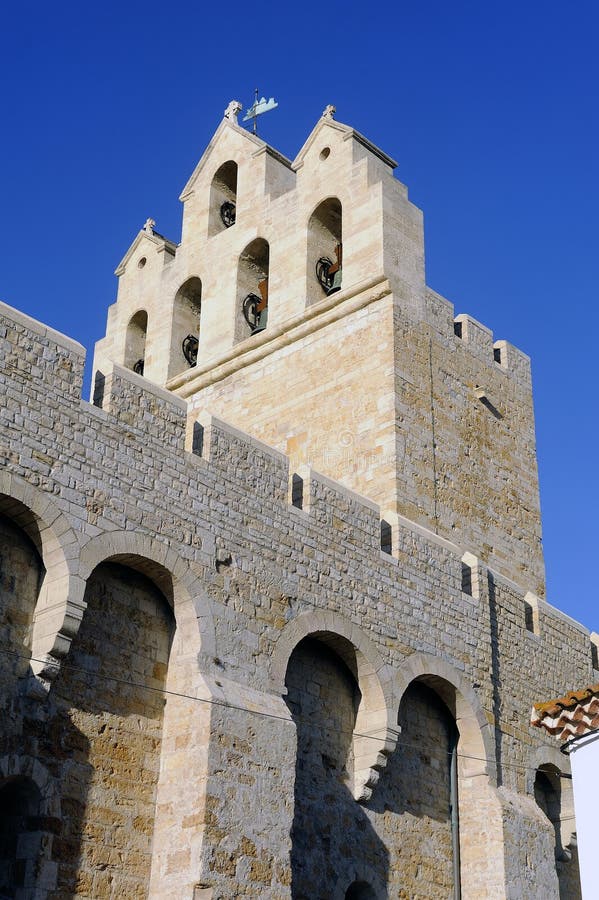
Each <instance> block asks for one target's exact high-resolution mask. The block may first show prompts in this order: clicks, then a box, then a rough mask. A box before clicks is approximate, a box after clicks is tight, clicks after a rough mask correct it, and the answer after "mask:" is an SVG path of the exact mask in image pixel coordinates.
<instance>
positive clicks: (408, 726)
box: [368, 681, 456, 897]
mask: <svg viewBox="0 0 599 900" xmlns="http://www.w3.org/2000/svg"><path fill="white" fill-rule="evenodd" d="M398 721H399V725H400V727H401V736H400V738H399V742H398V745H397V747H396V749H395V751H394V753H393V754H392V755H391V756H390V758H389V761H388V763H387V766H386V768H385V769H384V770H383V772H382V773H381V779H380V781H379V783H378V785H377V787H376V789H375V791H374V794H373V798H372V801H371V803H369V804H368V807H369V809H371V810H372V811H373V812H376V813H379V814H381V815H382V816H384V819H383V821H382V823H381V825H382V828H383V829H384V834H385V838H386V841H387V843H388V846H389V847H390V848H392V855H393V857H394V861H393V866H392V869H393V877H392V879H391V883H390V884H389V889H390V894H389V896H397V892H398V891H399V890H403V891H404V892H405V896H422V897H449V896H453V881H454V874H453V872H454V860H453V854H454V850H453V846H452V827H451V790H450V785H451V775H450V773H451V748H452V744H453V743H455V736H456V726H455V722H454V719H453V716H452V715H451V713H450V712H449V710H448V708H447V707H446V706H445V704H444V703H443V701H442V700H441V699H440V697H439V696H438V695H437V694H436V692H435V691H434V690H433V689H432V688H430V687H428V686H427V685H425V684H422V683H419V682H417V681H415V682H412V684H411V685H410V686H409V687H408V688H407V690H406V691H405V693H404V695H403V697H402V701H401V705H400V709H399V717H398ZM401 896H403V894H402V895H401Z"/></svg>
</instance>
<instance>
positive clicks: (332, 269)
mask: <svg viewBox="0 0 599 900" xmlns="http://www.w3.org/2000/svg"><path fill="white" fill-rule="evenodd" d="M306 262H307V272H306V305H307V306H310V305H311V304H312V303H318V301H319V300H322V298H323V297H326V296H327V295H328V294H332V293H334V292H335V291H338V290H340V288H341V284H342V265H343V214H342V209H341V201H340V200H339V199H338V198H337V197H327V199H326V200H323V201H322V202H321V203H319V204H318V206H317V207H316V209H315V210H314V211H313V213H312V215H311V216H310V218H309V219H308V243H307V253H306Z"/></svg>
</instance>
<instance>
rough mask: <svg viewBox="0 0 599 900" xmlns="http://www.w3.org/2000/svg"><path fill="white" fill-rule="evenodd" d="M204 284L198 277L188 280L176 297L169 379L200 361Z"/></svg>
mask: <svg viewBox="0 0 599 900" xmlns="http://www.w3.org/2000/svg"><path fill="white" fill-rule="evenodd" d="M201 311H202V282H201V281H200V279H199V278H197V276H195V275H194V276H193V277H192V278H188V279H187V281H186V282H185V283H184V284H182V285H181V287H180V288H179V290H178V291H177V293H176V295H175V302H174V304H173V324H172V331H171V351H170V361H169V369H168V377H169V378H171V377H172V376H173V375H177V374H178V373H179V372H181V371H183V370H184V369H185V368H186V367H187V366H195V365H196V363H197V361H198V346H199V339H200V315H201Z"/></svg>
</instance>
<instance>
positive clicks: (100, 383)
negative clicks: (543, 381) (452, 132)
mask: <svg viewBox="0 0 599 900" xmlns="http://www.w3.org/2000/svg"><path fill="white" fill-rule="evenodd" d="M234 108H237V106H236V105H235V104H233V105H232V106H231V105H230V107H228V112H227V116H226V119H225V121H223V123H222V124H221V126H220V127H219V129H218V131H217V134H216V135H215V138H214V140H213V142H212V143H211V145H210V147H209V148H208V150H207V151H206V153H205V154H204V156H203V158H202V160H201V161H200V163H199V164H198V166H197V167H196V170H195V172H194V174H193V175H192V178H191V179H190V181H189V182H188V184H187V186H186V188H185V189H184V192H183V194H182V199H183V201H184V222H183V237H182V241H181V244H180V245H179V246H176V245H175V244H174V243H172V242H170V241H167V240H166V239H165V238H162V237H161V236H160V235H159V234H158V232H156V231H155V230H154V225H153V223H152V222H151V220H148V222H147V223H146V226H144V229H143V230H142V232H140V234H139V235H138V236H137V238H136V239H135V241H134V243H133V245H132V248H131V250H130V251H129V252H128V254H127V256H126V257H125V259H124V261H123V264H122V265H121V266H120V267H119V276H120V285H119V293H118V298H117V302H116V304H114V305H113V307H111V310H110V312H109V316H108V328H107V336H106V338H105V339H103V340H102V341H101V342H99V344H98V345H97V347H96V357H95V364H94V371H95V373H96V374H97V375H98V377H97V378H95V381H94V389H93V398H92V399H93V404H89V403H86V402H84V401H83V400H81V395H80V392H81V377H80V376H81V373H82V366H83V360H84V354H83V351H82V348H81V347H80V346H79V345H77V344H75V343H74V342H70V341H69V340H68V339H67V338H63V337H62V336H61V335H57V334H56V333H54V332H52V331H51V330H48V329H45V327H44V326H42V325H40V324H39V323H35V322H33V321H32V320H29V319H27V317H23V316H21V315H20V314H18V313H15V312H13V311H12V310H11V309H10V308H9V307H6V306H5V305H2V306H1V307H0V314H1V316H2V319H1V322H0V379H1V381H2V387H3V388H4V389H5V403H4V405H3V407H2V410H1V411H0V415H1V416H2V421H3V423H4V424H5V428H3V429H2V432H1V433H0V461H1V463H2V469H1V470H0V534H1V535H2V540H0V623H2V624H3V629H4V634H5V639H6V640H7V641H8V643H9V653H8V655H7V654H0V676H1V678H2V681H1V684H2V692H0V710H1V712H2V715H3V719H2V721H3V723H5V727H4V728H3V733H2V735H1V736H0V832H2V834H1V835H0V836H4V835H5V833H6V830H7V828H8V827H9V825H10V828H17V829H20V831H19V834H20V838H19V843H18V845H15V846H18V848H20V849H18V851H16V852H17V853H18V854H20V855H19V864H21V863H22V864H23V865H22V866H21V868H23V869H25V868H26V867H28V868H27V871H32V872H33V871H34V870H35V871H36V872H38V876H36V877H37V878H38V880H37V883H36V891H37V894H36V900H46V898H47V900H51V898H54V897H58V896H67V895H68V896H72V897H94V900H95V898H98V900H100V898H103V897H106V898H108V897H111V896H113V895H114V896H116V894H117V893H118V894H121V895H123V896H126V897H140V898H142V897H147V898H149V900H155V898H156V900H157V898H160V900H162V898H167V897H175V896H176V897H177V898H186V897H189V898H191V897H194V896H198V897H199V896H202V897H204V896H205V897H209V896H210V897H213V898H216V897H219V898H223V900H224V898H231V900H233V898H237V897H243V896H247V897H253V896H265V897H272V898H274V900H288V898H289V897H291V896H300V894H302V895H306V896H308V895H309V896H326V897H332V898H334V900H343V898H347V897H352V896H353V897H355V896H368V897H370V898H372V897H375V898H377V900H379V898H380V900H383V897H387V896H404V895H405V896H414V897H415V896H419V897H423V898H430V900H437V898H438V897H440V896H445V895H446V894H447V895H449V894H451V893H452V892H454V893H455V890H456V885H455V884H454V880H455V878H456V875H455V869H456V867H457V861H456V857H454V851H453V849H452V847H453V845H454V843H455V842H456V841H457V842H458V843H459V848H460V854H459V857H460V858H459V889H460V891H461V896H463V897H464V898H465V900H479V898H481V897H493V898H495V897H497V898H499V897H505V898H507V897H515V896H521V895H522V890H524V892H525V893H526V891H528V892H529V894H530V896H531V897H532V896H537V895H538V896H543V897H548V898H549V897H555V898H557V897H558V896H560V883H559V878H561V877H562V876H561V874H560V873H562V872H563V871H564V865H565V864H564V862H563V860H562V861H561V862H560V864H559V866H560V867H561V868H559V867H557V866H553V865H552V864H551V858H552V852H553V850H552V847H553V845H552V834H553V833H554V828H553V825H552V824H551V822H550V821H549V819H548V817H547V815H546V814H545V812H544V811H543V808H542V806H541V805H539V802H537V800H538V798H537V799H535V798H536V796H537V794H536V793H535V783H536V776H537V774H538V771H539V767H540V766H542V765H544V764H545V763H546V762H547V761H548V758H547V747H548V743H547V740H546V739H545V738H544V737H543V735H541V734H540V733H539V732H538V731H537V730H536V729H532V728H530V727H529V711H530V704H531V702H532V700H533V699H534V698H536V697H537V696H546V695H551V693H552V692H555V694H557V693H560V692H563V688H564V685H571V686H572V687H574V686H576V685H579V684H580V683H589V682H588V679H592V678H593V677H594V675H597V677H599V671H597V669H596V665H597V653H596V645H597V641H596V640H595V638H596V637H597V636H596V635H594V634H593V635H589V633H588V631H587V630H586V629H585V628H584V627H583V626H581V625H579V624H578V623H576V622H574V621H573V620H571V619H570V618H569V617H567V616H565V615H564V614H562V613H560V612H559V611H558V610H556V609H555V608H554V607H551V606H550V605H549V604H548V603H547V602H546V601H545V600H543V599H542V597H543V588H544V572H543V557H542V548H541V544H540V509H539V498H538V483H537V473H536V455H535V438H534V421H533V408H532V394H531V385H530V370H529V361H528V358H527V357H526V356H524V354H521V353H520V351H518V350H516V348H513V347H512V346H511V345H510V344H508V343H507V342H505V341H493V336H492V334H491V332H490V331H489V329H487V328H486V327H485V326H483V325H480V323H477V322H476V321H475V320H474V319H472V318H471V317H469V316H464V315H460V316H457V317H456V319H455V321H456V322H457V323H458V324H459V325H461V326H462V336H461V338H459V337H458V336H457V335H456V334H455V332H454V317H453V316H454V310H453V306H452V304H451V303H449V302H448V301H447V300H445V299H444V298H443V297H441V296H440V295H439V294H436V293H435V292H433V291H431V290H430V289H428V288H426V286H425V279H424V254H423V246H424V245H423V235H422V214H421V212H420V211H419V210H418V209H417V208H416V207H414V206H413V205H412V204H410V203H409V202H408V200H407V192H406V189H405V187H404V186H403V185H401V184H400V183H399V182H397V181H395V180H394V177H393V168H394V166H395V163H394V161H393V160H391V159H390V158H389V157H387V156H386V155H385V154H384V153H383V152H382V151H381V150H379V149H378V148H376V147H374V146H373V145H372V144H370V142H368V141H367V139H366V138H364V137H362V136H361V135H359V134H358V133H356V132H355V131H354V130H353V129H351V128H349V127H348V126H344V125H341V124H340V123H337V122H336V121H335V120H334V119H333V118H332V112H331V107H327V110H325V114H324V115H323V118H322V119H321V120H320V121H319V123H318V124H317V126H316V128H315V129H314V131H313V133H312V135H311V136H310V138H309V139H308V141H307V143H306V144H305V146H304V148H303V149H302V150H301V151H300V154H299V155H298V157H297V158H296V160H295V161H294V162H293V163H290V162H289V161H288V160H286V159H284V158H283V157H281V156H280V155H279V154H277V153H276V152H275V151H273V150H272V149H271V148H268V147H267V146H266V145H265V144H264V142H262V141H261V140H260V139H259V138H256V137H254V136H253V135H251V134H249V133H248V132H246V131H245V130H244V129H242V128H240V127H239V126H238V125H236V124H235V115H234V114H233V109H234ZM325 151H328V152H325ZM329 201H334V202H329ZM223 204H231V205H232V206H233V209H232V208H231V206H227V207H226V208H225V210H222V205H223ZM323 204H324V205H323ZM256 238H261V239H262V240H263V241H265V242H268V248H269V249H268V253H267V252H266V250H265V248H264V246H263V245H262V250H261V251H260V252H261V253H262V255H261V256H260V253H256V252H254V251H255V247H254V251H252V252H253V253H254V255H253V256H252V257H251V259H249V262H250V263H251V265H250V266H249V268H248V266H246V268H245V270H244V272H245V274H244V278H245V277H246V276H247V278H246V281H243V280H240V277H239V266H240V254H243V253H244V252H245V251H246V250H248V253H249V249H248V248H250V249H251V245H252V242H253V241H254V240H255V239H256ZM341 244H342V248H341V246H340V245H341ZM337 250H339V252H337ZM325 252H326V253H327V254H330V255H331V262H332V261H333V259H332V257H333V256H335V257H336V258H337V259H338V261H339V263H340V268H339V269H338V270H337V272H334V273H333V274H334V275H335V276H336V282H335V280H334V279H331V280H330V282H326V281H325V285H324V287H323V284H322V283H321V282H319V281H318V280H317V279H316V270H315V262H318V258H319V256H321V255H322V254H324V253H325ZM312 254H313V255H314V257H315V258H312ZM144 255H145V262H144V264H143V265H141V266H140V265H139V263H140V262H141V260H142V259H143V258H144ZM247 261H248V260H246V262H247ZM258 263H259V264H260V266H262V269H261V271H260V275H261V276H262V275H265V274H267V276H268V279H269V283H268V285H267V286H266V288H267V289H265V286H264V284H263V285H262V291H263V293H262V297H264V296H266V297H267V299H268V307H267V308H268V317H267V321H266V322H262V324H265V327H264V329H263V330H261V331H256V332H255V333H254V334H251V333H250V332H249V329H248V330H247V331H243V330H242V329H243V327H245V326H243V323H242V321H241V319H240V318H239V316H240V308H239V303H240V301H241V299H243V298H242V297H241V294H242V293H243V292H244V291H246V290H248V289H249V285H250V280H251V277H253V276H252V272H251V266H253V265H257V264H258ZM269 266H270V268H268V267H269ZM275 269H276V270H275ZM321 274H322V273H321ZM271 279H272V280H271ZM257 280H258V279H256V281H257ZM262 280H263V279H262ZM327 285H328V286H327ZM337 288H338V290H337ZM255 289H256V290H258V291H260V290H261V289H260V287H259V286H258V284H256V285H255ZM327 291H329V293H327ZM142 311H143V315H139V313H140V312H142ZM235 317H237V318H235ZM240 325H241V326H242V327H241V328H240ZM458 330H459V329H458ZM194 336H195V338H196V339H198V343H197V361H196V363H195V365H193V364H189V359H187V357H185V355H184V352H183V338H186V337H194ZM236 341H238V342H237V343H236ZM186 347H187V351H188V356H190V358H191V360H192V363H193V352H192V353H190V352H189V350H190V343H189V341H188V343H187V344H186ZM191 350H192V351H193V341H192V342H191ZM186 366H187V368H186ZM134 369H137V371H134ZM142 371H143V375H142V374H141V373H142ZM593 648H594V649H595V652H594V653H593ZM11 654H12V655H11ZM17 660H18V662H17ZM533 732H534V733H533ZM451 759H454V760H455V765H454V766H453V767H451V766H450V765H449V762H450V760H451ZM551 762H552V765H554V764H555V759H554V758H553V757H552V758H551ZM558 762H559V764H560V766H561V767H562V768H561V769H560V771H562V772H563V773H564V774H567V771H568V764H567V760H565V759H564V760H563V761H562V760H561V759H560V760H558ZM558 768H559V766H558ZM452 771H453V775H450V773H451V772H452ZM452 779H454V781H453V784H454V790H455V784H457V795H455V794H452V793H451V791H452V786H451V784H452ZM11 785H12V786H11ZM15 785H16V789H17V790H18V791H22V793H20V794H18V796H16V795H15V797H16V800H15V798H14V797H13V795H12V794H11V791H12V790H13V789H15V788H14V786H15ZM23 785H25V786H26V787H25V788H24V787H23ZM537 789H538V785H537ZM4 791H7V793H6V794H3V792H4ZM537 793H538V790H537ZM6 797H8V799H9V800H11V797H12V798H13V800H14V802H17V800H18V802H21V803H22V804H25V805H26V804H28V803H33V802H34V801H35V803H36V804H37V806H36V809H37V810H38V812H39V813H40V818H39V822H40V823H41V824H40V827H39V829H38V830H37V831H35V832H33V831H32V830H31V829H29V830H28V826H27V823H26V822H25V823H23V822H21V823H16V824H15V822H14V821H13V820H12V819H11V820H10V822H8V820H7V817H6V816H7V814H6V812H5V809H6V808H7V805H6V804H5V803H4V802H3V801H4V799H5V798H6ZM13 800H11V802H13ZM564 803H565V801H564ZM451 804H454V806H455V804H457V808H458V810H459V825H458V826H456V825H455V822H454V824H453V825H452V821H451V817H450V816H449V815H448V810H449V808H450V805H451ZM567 809H569V807H567V805H563V806H562V812H563V810H567ZM567 815H568V816H570V815H571V813H570V812H568V813H567ZM563 816H566V813H563ZM36 821H37V820H36ZM49 822H50V824H48V823H49ZM43 823H46V825H44V824H43ZM456 827H457V831H456V830H455V829H456ZM2 829H4V830H2ZM44 829H45V830H44ZM452 829H453V831H452ZM40 835H41V837H40ZM452 835H453V840H452ZM1 843H2V841H0V844H1ZM2 852H4V851H3V850H2V848H1V847H0V893H2V892H3V891H4V892H8V893H10V892H11V891H13V888H14V884H8V883H7V884H8V886H7V884H5V883H4V882H3V881H2V879H4V881H6V879H7V878H13V881H14V880H15V879H17V880H18V878H19V877H20V876H19V875H18V872H17V871H16V870H15V871H14V872H13V870H12V869H11V868H10V867H11V866H12V861H11V860H8V859H6V858H4V857H2V856H1V853H2ZM454 861H455V863H456V864H455V865H454ZM568 865H570V864H568ZM568 871H569V875H568V878H569V881H568V885H571V884H574V883H575V881H576V869H575V864H574V865H571V866H570V869H569V870H568ZM7 872H8V875H7V874H6V873H7ZM11 873H12V874H11ZM13 876H14V877H13ZM365 885H366V886H367V887H368V890H369V891H370V893H366V894H365V893H364V891H365V890H366V888H365V887H364V886H365ZM18 887H21V886H18ZM568 890H570V887H569V888H568ZM357 891H360V892H362V893H359V894H358V893H356V892H357ZM562 893H563V892H562ZM38 894H39V897H38V896H37V895H38ZM570 895H571V890H570V894H568V896H570ZM527 896H528V894H527ZM576 896H577V895H576V894H574V895H572V900H575V897H576Z"/></svg>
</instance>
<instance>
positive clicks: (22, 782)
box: [0, 754, 60, 897]
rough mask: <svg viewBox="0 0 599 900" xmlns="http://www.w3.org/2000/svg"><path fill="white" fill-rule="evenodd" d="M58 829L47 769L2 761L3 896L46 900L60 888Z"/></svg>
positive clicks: (21, 758)
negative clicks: (55, 856)
mask: <svg viewBox="0 0 599 900" xmlns="http://www.w3.org/2000/svg"><path fill="white" fill-rule="evenodd" d="M59 824H60V801H59V798H58V794H57V792H56V789H55V786H54V783H53V780H52V778H51V777H50V775H49V773H48V771H47V770H46V769H45V768H44V766H42V764H41V763H40V762H39V761H38V760H34V759H32V758H31V757H29V756H26V755H17V754H14V755H9V756H3V757H0V896H2V897H5V896H6V897H21V896H23V897H34V896H35V897H37V896H46V891H47V892H50V891H52V890H53V889H54V888H55V887H56V870H57V867H56V863H53V862H52V861H51V859H52V843H53V836H54V833H55V832H57V831H58V828H59ZM36 889H39V890H40V891H43V892H44V893H43V894H42V893H40V894H38V893H37V892H36Z"/></svg>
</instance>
